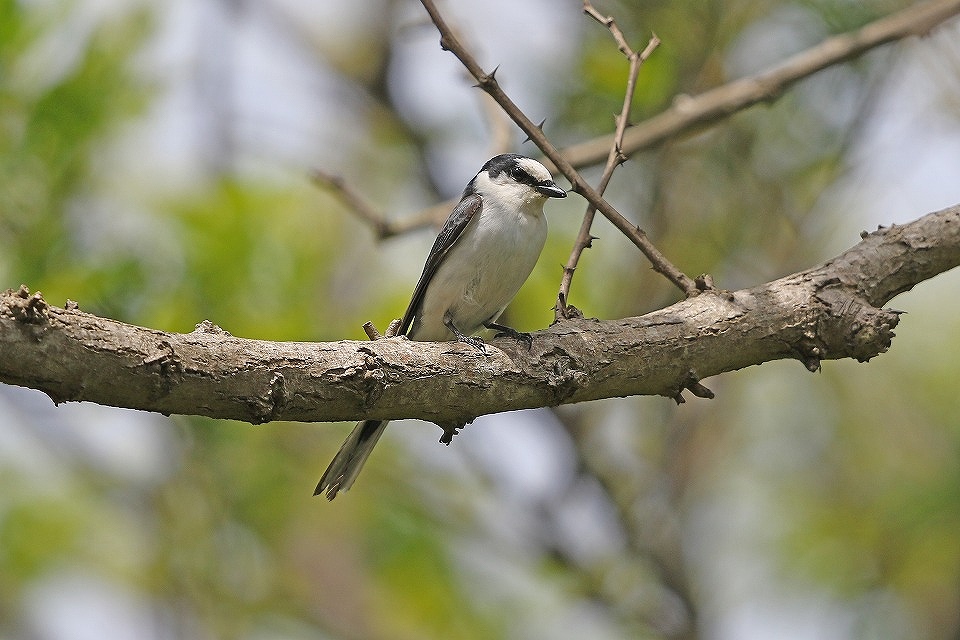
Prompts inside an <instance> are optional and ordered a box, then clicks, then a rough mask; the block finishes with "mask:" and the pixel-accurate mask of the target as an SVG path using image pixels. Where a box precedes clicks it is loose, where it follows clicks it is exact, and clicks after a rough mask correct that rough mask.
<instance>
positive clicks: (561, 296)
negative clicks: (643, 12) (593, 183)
mask: <svg viewBox="0 0 960 640" xmlns="http://www.w3.org/2000/svg"><path fill="white" fill-rule="evenodd" d="M583 11H584V13H586V14H587V15H589V16H590V17H591V18H593V19H594V20H596V21H597V22H599V23H600V24H602V25H604V26H605V27H606V28H607V29H608V30H609V31H610V34H611V35H612V36H613V38H614V40H616V42H617V48H618V49H619V50H620V52H621V53H622V54H623V55H625V56H626V57H627V61H628V62H629V63H630V70H629V72H628V73H627V88H626V91H624V96H623V107H622V108H621V110H620V114H619V115H618V116H616V132H615V133H614V136H613V144H611V145H610V151H609V152H608V154H607V163H606V165H605V166H604V167H603V175H601V176H600V182H599V183H598V184H597V193H599V194H600V195H603V192H604V191H606V189H607V185H608V184H610V178H612V177H613V172H614V171H615V170H616V168H617V167H619V166H620V165H621V164H622V163H623V162H625V161H626V159H627V157H626V156H625V155H624V154H623V134H624V133H625V132H626V130H627V125H628V124H629V123H630V107H631V106H632V104H633V95H634V92H635V91H636V87H637V77H638V76H639V75H640V67H641V65H643V63H644V61H646V59H647V58H649V57H650V55H651V54H652V53H653V51H654V50H655V49H656V48H657V47H658V46H659V45H660V39H659V38H658V37H657V36H656V34H653V36H652V37H651V38H650V41H649V42H648V43H647V46H646V48H644V50H643V51H642V52H639V53H638V52H636V51H634V50H633V48H631V47H630V45H629V44H628V43H627V40H626V38H625V37H624V35H623V31H621V30H620V27H619V26H617V23H616V21H615V20H614V19H613V17H611V16H603V15H602V14H600V13H599V12H598V11H597V10H596V9H595V8H594V6H593V5H592V4H591V3H590V0H583ZM596 211H597V210H596V208H595V207H594V206H593V205H592V204H590V205H588V206H587V211H586V212H585V213H584V215H583V222H582V223H581V224H580V231H579V232H578V233H577V239H576V240H575V241H574V243H573V249H572V250H571V252H570V257H569V258H568V259H567V264H566V265H564V267H563V276H562V277H561V279H560V292H559V293H558V294H557V304H556V307H555V310H556V312H555V319H556V320H559V319H561V318H569V317H571V315H573V314H575V313H576V312H577V310H576V309H575V308H572V307H570V306H568V304H567V301H568V300H569V299H570V285H571V283H572V282H573V274H574V272H575V271H576V269H577V264H578V263H579V262H580V256H581V255H582V254H583V250H584V249H586V248H587V247H590V246H591V244H592V242H593V239H594V238H593V236H592V235H590V229H591V228H592V227H593V219H594V216H595V214H596Z"/></svg>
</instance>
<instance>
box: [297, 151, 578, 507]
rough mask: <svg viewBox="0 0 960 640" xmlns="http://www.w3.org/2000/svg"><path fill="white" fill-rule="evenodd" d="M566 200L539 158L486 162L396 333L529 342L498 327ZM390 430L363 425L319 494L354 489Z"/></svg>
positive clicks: (476, 342) (477, 342)
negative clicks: (485, 333) (552, 207)
mask: <svg viewBox="0 0 960 640" xmlns="http://www.w3.org/2000/svg"><path fill="white" fill-rule="evenodd" d="M566 196H567V194H566V192H564V190H563V189H561V188H560V187H558V186H557V184H556V183H555V182H554V181H553V176H551V175H550V172H549V171H548V170H547V168H546V167H544V166H543V165H542V164H540V163H539V162H537V161H536V160H533V159H531V158H526V157H524V156H521V155H517V154H514V153H507V154H503V155H499V156H496V157H494V158H491V159H490V160H488V161H487V163H486V164H484V165H483V167H482V168H481V169H480V172H479V173H477V175H476V176H475V177H474V178H473V180H471V181H470V184H468V185H467V188H466V189H464V190H463V196H462V197H461V199H460V202H459V204H457V206H456V207H454V209H453V212H451V213H450V217H448V218H447V221H446V222H445V223H444V225H443V228H442V229H440V234H439V235H438V236H437V240H436V242H434V243H433V248H432V249H431V250H430V254H429V255H428V256H427V262H426V264H425V265H424V267H423V274H422V275H421V276H420V281H419V282H417V286H416V288H415V289H414V290H413V298H412V299H411V300H410V305H409V306H408V307H407V311H406V313H404V314H403V321H402V323H401V325H400V329H399V331H398V335H406V336H407V337H408V338H410V339H411V340H420V341H445V340H457V341H459V342H465V343H467V344H470V345H472V346H473V347H475V348H477V349H479V350H480V351H484V352H485V349H484V343H483V340H481V339H480V338H477V337H473V334H474V333H476V332H477V331H479V330H480V329H483V328H487V329H494V330H497V331H500V332H501V333H503V334H506V335H509V336H512V337H514V338H516V339H518V340H526V341H529V339H530V336H529V335H528V334H521V333H519V332H517V331H514V330H513V329H510V328H509V327H504V326H502V325H499V324H496V321H497V318H499V317H500V314H501V313H503V311H504V309H506V308H507V305H508V304H510V301H511V300H513V297H514V296H515V295H517V291H519V290H520V287H521V285H523V283H524V281H526V279H527V277H528V276H529V275H530V272H531V271H533V267H534V265H535V264H536V263H537V259H538V258H539V257H540V252H541V251H542V250H543V244H544V242H545V241H546V239H547V221H546V219H545V218H544V216H543V203H544V202H545V201H546V199H547V198H565V197H566ZM386 426H387V421H385V420H364V421H362V422H359V423H357V426H356V427H354V429H353V431H352V432H350V435H349V436H348V437H347V440H346V441H345V442H344V443H343V446H341V447H340V451H338V452H337V455H336V456H335V457H334V458H333V462H331V463H330V466H329V467H327V470H326V471H325V472H324V474H323V477H322V478H320V483H319V484H317V490H316V491H315V492H314V495H319V494H321V493H326V495H327V499H329V500H333V499H334V498H335V497H336V496H337V492H339V491H346V490H347V489H349V488H350V486H351V485H352V484H353V481H354V480H356V478H357V475H358V474H359V473H360V469H361V468H362V467H363V463H364V462H366V460H367V458H368V457H369V456H370V452H371V451H372V450H373V447H374V446H375V445H376V444H377V440H379V439H380V436H381V435H382V434H383V430H384V429H385V428H386Z"/></svg>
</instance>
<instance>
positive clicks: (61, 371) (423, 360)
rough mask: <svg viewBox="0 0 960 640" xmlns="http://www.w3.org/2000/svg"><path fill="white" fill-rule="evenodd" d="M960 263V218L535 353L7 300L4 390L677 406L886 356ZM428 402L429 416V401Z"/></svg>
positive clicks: (591, 323)
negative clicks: (666, 400)
mask: <svg viewBox="0 0 960 640" xmlns="http://www.w3.org/2000/svg"><path fill="white" fill-rule="evenodd" d="M958 264H960V205H958V206H955V207H951V208H949V209H945V210H943V211H940V212H937V213H932V214H929V215H927V216H924V217H923V218H921V219H919V220H917V221H915V222H912V223H910V224H907V225H903V226H895V227H891V228H884V229H880V230H878V231H876V232H873V233H869V234H867V233H865V234H864V238H863V240H862V241H861V242H860V243H859V244H857V245H856V246H854V247H853V248H851V249H849V250H848V251H846V252H844V253H843V254H841V255H839V256H837V257H836V258H834V259H832V260H829V261H827V262H826V263H824V264H822V265H820V266H817V267H814V268H812V269H809V270H807V271H803V272H800V273H796V274H793V275H790V276H787V277H785V278H781V279H779V280H775V281H773V282H769V283H766V284H762V285H759V286H756V287H753V288H750V289H744V290H740V291H736V292H732V293H720V292H708V293H706V294H704V295H700V296H697V297H694V298H688V299H686V300H683V301H681V302H679V303H677V304H675V305H673V306H670V307H667V308H666V309H662V310H660V311H655V312H653V313H650V314H647V315H645V316H641V317H638V318H625V319H622V320H609V321H601V320H591V319H576V320H569V321H565V322H562V323H560V324H557V325H555V326H553V327H551V328H549V329H546V330H543V331H539V332H537V333H535V334H534V340H533V348H532V350H531V351H530V352H527V351H526V350H525V349H522V348H519V347H518V346H517V345H516V343H514V342H512V341H510V340H509V339H505V340H496V341H494V342H493V345H494V346H497V347H500V349H492V350H491V355H490V356H489V357H484V356H481V355H479V354H478V353H477V351H476V350H475V349H472V348H470V347H467V346H464V345H459V344H457V343H424V342H411V341H409V340H405V339H400V338H394V339H384V340H376V341H373V342H357V341H342V342H330V343H307V342H266V341H260V340H247V339H243V338H236V337H234V336H231V335H229V334H228V333H226V332H224V331H222V330H221V329H219V328H217V327H216V326H215V325H212V324H210V323H208V322H204V323H201V325H198V328H197V330H195V331H193V332H192V333H189V334H178V333H167V332H163V331H156V330H153V329H145V328H142V327H136V326H132V325H129V324H124V323H122V322H117V321H114V320H108V319H105V318H100V317H97V316H93V315H90V314H87V313H83V312H81V311H79V310H78V309H76V305H75V304H68V308H67V309H60V308H57V307H52V306H49V305H48V304H47V303H46V302H45V301H44V300H43V298H42V297H41V296H40V295H39V294H33V295H31V294H30V293H29V292H28V291H27V290H26V288H25V287H22V288H21V289H20V290H19V291H12V290H10V291H7V292H6V293H4V294H2V296H0V381H2V382H6V383H8V384H15V385H20V386H26V387H31V388H34V389H39V390H41V391H44V392H45V393H47V394H48V395H49V396H50V397H51V398H52V399H53V400H54V401H55V402H65V401H77V400H86V401H91V402H96V403H99V404H104V405H112V406H120V407H130V408H134V409H143V410H147V411H158V412H161V413H167V414H169V413H182V414H196V415H204V416H211V417H217V418H232V419H237V420H244V421H247V422H252V423H260V422H265V421H268V420H280V419H283V420H301V421H325V420H356V419H359V418H406V417H416V418H423V419H425V420H430V421H433V422H437V423H439V424H451V423H458V422H463V421H467V420H469V419H471V418H473V417H475V416H478V415H483V414H487V413H495V412H499V411H506V410H511V409H521V408H528V407H541V406H550V405H557V404H563V403H572V402H582V401H584V400H595V399H599V398H609V397H615V396H628V395H664V396H669V397H674V398H678V397H679V396H680V393H681V391H683V389H685V388H689V389H691V390H698V391H699V392H700V393H701V394H702V393H703V392H704V391H705V390H704V388H703V387H702V386H699V387H698V384H699V383H698V380H699V379H700V378H705V377H708V376H712V375H716V374H719V373H723V372H726V371H733V370H735V369H741V368H744V367H748V366H751V365H757V364H761V363H763V362H767V361H770V360H776V359H782V358H796V359H799V360H801V361H802V362H803V363H804V365H805V366H806V367H807V368H808V369H811V370H816V369H817V368H818V367H819V365H820V361H821V360H825V359H838V358H855V359H857V360H860V361H865V360H868V359H870V358H872V357H873V356H875V355H877V354H879V353H883V352H884V351H885V350H886V349H887V347H888V346H889V345H890V340H891V339H892V337H893V335H894V334H893V331H892V330H893V328H894V327H895V326H896V324H897V322H898V319H899V312H896V311H891V310H883V309H881V308H879V307H881V306H882V305H884V304H886V303H887V302H888V301H889V300H890V299H891V298H892V297H893V296H895V295H897V294H898V293H901V292H903V291H906V290H908V289H910V288H911V287H913V286H914V285H916V284H917V283H919V282H922V281H924V280H926V279H928V278H931V277H933V276H934V275H937V274H938V273H941V272H943V271H947V270H948V269H951V268H953V267H955V266H957V265H958ZM427 398H429V399H430V401H429V402H426V401H425V399H427Z"/></svg>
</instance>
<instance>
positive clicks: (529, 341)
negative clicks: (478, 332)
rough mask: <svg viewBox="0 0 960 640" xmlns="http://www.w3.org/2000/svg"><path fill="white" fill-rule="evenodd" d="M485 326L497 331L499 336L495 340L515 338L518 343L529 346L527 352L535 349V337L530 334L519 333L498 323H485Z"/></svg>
mask: <svg viewBox="0 0 960 640" xmlns="http://www.w3.org/2000/svg"><path fill="white" fill-rule="evenodd" d="M483 326H484V327H486V328H487V329H492V330H493V331H496V332H497V334H496V335H495V336H494V337H495V338H500V337H502V336H506V337H508V338H513V339H514V340H516V341H517V342H522V343H524V344H525V345H527V351H530V349H531V348H532V347H533V337H532V336H531V335H530V334H529V333H526V332H524V331H517V330H516V329H513V328H511V327H507V326H505V325H502V324H497V323H496V322H484V323H483Z"/></svg>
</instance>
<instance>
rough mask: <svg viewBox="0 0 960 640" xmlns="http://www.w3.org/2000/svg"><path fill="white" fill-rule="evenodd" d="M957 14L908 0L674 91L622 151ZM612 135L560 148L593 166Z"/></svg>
mask: <svg viewBox="0 0 960 640" xmlns="http://www.w3.org/2000/svg"><path fill="white" fill-rule="evenodd" d="M958 13H960V0H936V1H934V2H926V3H922V4H917V5H911V6H909V7H907V8H905V9H903V10H901V11H898V12H897V13H894V14H891V15H889V16H885V17H883V18H879V19H877V20H875V21H873V22H871V23H869V24H867V25H864V26H863V27H861V28H859V29H856V30H854V31H850V32H847V33H844V34H841V35H837V36H833V37H830V38H827V39H826V40H824V41H822V42H820V43H819V44H817V45H814V46H813V47H810V48H809V49H806V50H805V51H801V52H800V53H798V54H796V55H794V56H792V57H790V58H788V59H787V60H785V61H783V62H781V63H780V64H777V65H774V66H772V67H770V68H768V69H766V70H764V71H761V72H760V73H758V74H755V75H752V76H748V77H746V78H741V79H739V80H733V81H732V82H728V83H726V84H723V85H720V86H719V87H716V88H714V89H710V90H709V91H706V92H704V93H701V94H700V95H697V96H677V98H675V99H674V101H673V105H672V106H671V107H670V108H669V109H667V110H666V111H664V112H662V113H660V114H658V115H655V116H653V117H652V118H648V119H647V120H644V121H643V122H640V123H638V124H636V125H634V126H632V127H630V130H629V131H627V133H626V135H625V136H624V139H623V149H622V150H623V153H624V154H625V155H627V156H631V155H633V154H635V153H637V152H638V151H642V150H644V149H649V148H651V147H655V146H657V145H658V144H661V143H663V142H665V141H667V140H671V139H674V138H676V137H678V136H680V135H681V134H685V133H693V132H696V131H700V130H702V129H704V128H706V127H708V126H710V125H712V124H715V123H717V122H719V121H722V120H726V119H727V118H729V117H730V116H732V115H734V114H736V113H739V112H740V111H743V110H744V109H746V108H748V107H750V106H753V105H755V104H757V103H759V102H772V101H774V100H776V99H777V98H779V97H780V96H781V95H782V94H783V93H784V92H785V91H786V90H787V89H788V88H790V87H791V86H793V85H794V84H796V83H797V82H798V81H800V80H802V79H804V78H806V77H808V76H811V75H813V74H814V73H816V72H818V71H821V70H823V69H825V68H827V67H830V66H832V65H835V64H838V63H840V62H845V61H847V60H850V59H852V58H856V57H857V56H860V55H863V54H864V53H866V52H868V51H870V50H871V49H875V48H876V47H879V46H881V45H884V44H887V43H890V42H895V41H897V40H902V39H904V38H907V37H909V36H922V35H926V34H927V33H929V32H930V31H931V30H932V29H933V28H934V27H936V26H938V25H940V24H941V23H943V22H945V21H947V20H948V19H950V18H952V17H953V16H955V15H957V14H958ZM613 139H614V136H613V135H604V136H600V137H597V138H593V139H592V140H588V141H586V142H582V143H579V144H575V145H571V146H569V147H567V148H565V149H563V151H562V152H561V153H562V155H563V157H564V158H565V159H566V160H567V162H569V163H570V164H571V165H573V166H575V167H581V168H582V167H586V166H591V165H595V164H597V163H599V162H602V161H603V159H604V157H606V154H607V149H609V148H610V145H611V144H612V143H613ZM548 168H550V167H549V166H548Z"/></svg>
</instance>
